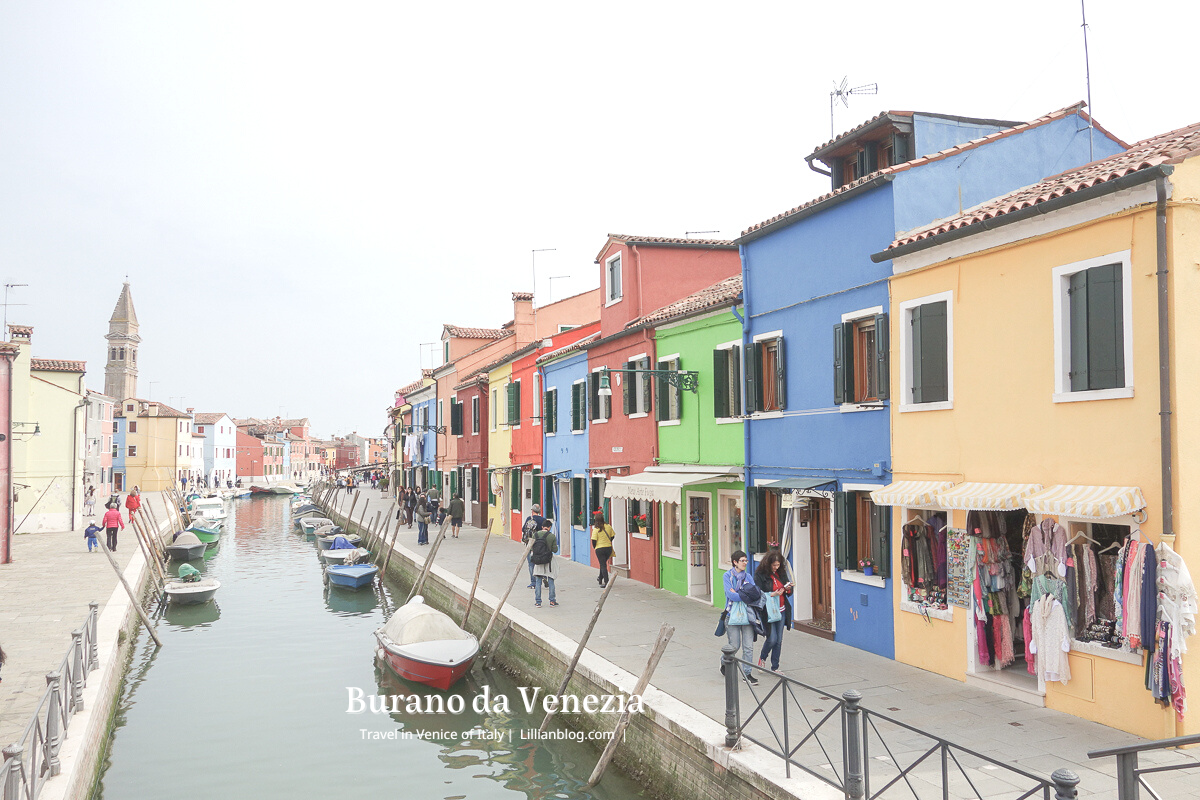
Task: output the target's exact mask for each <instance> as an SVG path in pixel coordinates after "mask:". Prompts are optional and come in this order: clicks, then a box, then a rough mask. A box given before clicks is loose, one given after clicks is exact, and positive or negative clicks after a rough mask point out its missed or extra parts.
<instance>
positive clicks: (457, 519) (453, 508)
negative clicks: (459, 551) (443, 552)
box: [447, 492, 467, 539]
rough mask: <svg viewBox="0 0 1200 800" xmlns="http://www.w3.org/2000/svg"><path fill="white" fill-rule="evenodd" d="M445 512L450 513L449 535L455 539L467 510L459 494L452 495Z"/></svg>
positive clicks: (460, 530)
mask: <svg viewBox="0 0 1200 800" xmlns="http://www.w3.org/2000/svg"><path fill="white" fill-rule="evenodd" d="M447 510H448V511H449V512H450V535H451V536H453V537H454V538H455V539H457V538H458V534H459V533H461V532H462V521H463V514H464V513H466V510H467V504H466V503H464V502H463V496H462V493H461V492H459V493H458V494H456V495H454V498H453V499H452V500H451V501H450V506H449V508H448V509H447Z"/></svg>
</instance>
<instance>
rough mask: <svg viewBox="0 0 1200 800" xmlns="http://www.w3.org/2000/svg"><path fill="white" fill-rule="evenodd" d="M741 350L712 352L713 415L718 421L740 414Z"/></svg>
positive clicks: (735, 347) (727, 348) (729, 348)
mask: <svg viewBox="0 0 1200 800" xmlns="http://www.w3.org/2000/svg"><path fill="white" fill-rule="evenodd" d="M741 354H742V349H741V348H740V347H738V346H736V345H735V346H733V347H725V348H721V349H719V350H713V415H714V416H716V417H717V418H718V419H720V418H728V417H738V416H741V413H742V366H741Z"/></svg>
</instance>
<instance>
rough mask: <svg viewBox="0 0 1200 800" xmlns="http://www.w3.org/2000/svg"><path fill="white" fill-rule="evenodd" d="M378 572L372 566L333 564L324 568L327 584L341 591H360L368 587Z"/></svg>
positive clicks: (377, 568)
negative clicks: (337, 587)
mask: <svg viewBox="0 0 1200 800" xmlns="http://www.w3.org/2000/svg"><path fill="white" fill-rule="evenodd" d="M378 572H379V567H377V566H375V565H374V564H349V565H341V564H334V565H333V566H329V567H326V568H325V575H326V576H327V577H328V578H329V583H330V584H332V585H334V586H340V587H341V588H343V589H361V588H363V587H364V586H369V585H370V584H371V581H373V580H374V579H375V575H376V574H377V573H378Z"/></svg>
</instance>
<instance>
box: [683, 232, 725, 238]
mask: <svg viewBox="0 0 1200 800" xmlns="http://www.w3.org/2000/svg"><path fill="white" fill-rule="evenodd" d="M702 233H720V231H684V232H683V235H684V236H685V237H687V238H688V239H690V238H692V237H693V236H699V235H700V234H702Z"/></svg>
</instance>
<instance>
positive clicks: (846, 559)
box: [833, 492, 858, 569]
mask: <svg viewBox="0 0 1200 800" xmlns="http://www.w3.org/2000/svg"><path fill="white" fill-rule="evenodd" d="M833 516H834V523H833V566H834V568H835V569H857V568H858V564H856V563H854V562H855V559H856V558H857V557H858V556H857V553H856V552H855V551H856V550H857V549H858V548H857V541H856V536H857V534H858V530H857V528H858V525H857V521H856V519H855V516H854V495H853V494H851V493H850V492H835V493H834V495H833Z"/></svg>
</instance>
